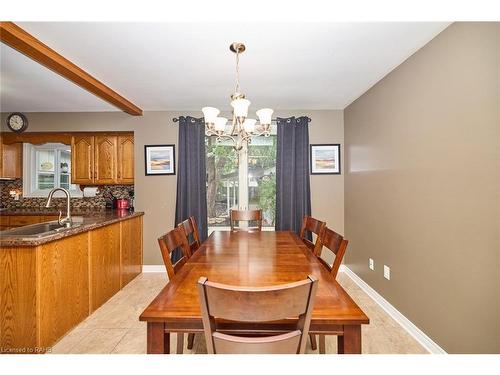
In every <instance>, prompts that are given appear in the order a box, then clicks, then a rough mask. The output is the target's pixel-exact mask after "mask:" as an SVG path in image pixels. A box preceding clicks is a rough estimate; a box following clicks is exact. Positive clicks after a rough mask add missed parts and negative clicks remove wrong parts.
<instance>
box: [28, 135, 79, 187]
mask: <svg viewBox="0 0 500 375" xmlns="http://www.w3.org/2000/svg"><path fill="white" fill-rule="evenodd" d="M56 187H61V188H64V189H66V190H68V191H69V192H70V195H71V196H72V197H81V196H82V192H81V190H80V188H79V186H78V185H75V184H72V183H71V147H70V146H69V145H65V144H62V143H46V144H43V145H32V144H29V143H24V144H23V196H25V197H47V196H48V194H49V192H50V190H52V189H53V188H56ZM56 196H59V195H58V193H56ZM60 196H61V197H62V196H63V195H62V194H61V195H60Z"/></svg>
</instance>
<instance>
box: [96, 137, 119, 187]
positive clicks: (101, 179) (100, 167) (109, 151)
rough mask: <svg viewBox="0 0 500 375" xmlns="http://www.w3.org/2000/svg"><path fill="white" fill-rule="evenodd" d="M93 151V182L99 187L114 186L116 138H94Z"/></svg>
mask: <svg viewBox="0 0 500 375" xmlns="http://www.w3.org/2000/svg"><path fill="white" fill-rule="evenodd" d="M94 150H95V151H94V163H95V172H94V182H95V183H96V184H101V185H102V184H116V183H117V182H118V178H117V171H118V163H117V159H118V137H117V136H107V135H100V136H96V137H95V147H94Z"/></svg>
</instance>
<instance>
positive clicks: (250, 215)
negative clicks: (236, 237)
mask: <svg viewBox="0 0 500 375" xmlns="http://www.w3.org/2000/svg"><path fill="white" fill-rule="evenodd" d="M229 218H230V221H231V231H233V232H236V231H247V232H256V231H257V232H260V231H261V230H262V210H230V211H229ZM236 221H238V226H236V225H235V223H236ZM240 221H254V222H257V226H252V227H240V226H239V222H240Z"/></svg>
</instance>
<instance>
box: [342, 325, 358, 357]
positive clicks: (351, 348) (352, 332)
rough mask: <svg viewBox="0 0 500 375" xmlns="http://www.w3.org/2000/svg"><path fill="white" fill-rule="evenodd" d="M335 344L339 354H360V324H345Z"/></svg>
mask: <svg viewBox="0 0 500 375" xmlns="http://www.w3.org/2000/svg"><path fill="white" fill-rule="evenodd" d="M337 344H338V353H339V354H361V325H360V324H358V325H345V326H344V335H343V336H338V338H337Z"/></svg>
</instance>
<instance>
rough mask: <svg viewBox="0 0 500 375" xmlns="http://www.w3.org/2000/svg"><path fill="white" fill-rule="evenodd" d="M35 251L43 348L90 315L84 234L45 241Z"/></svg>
mask: <svg viewBox="0 0 500 375" xmlns="http://www.w3.org/2000/svg"><path fill="white" fill-rule="evenodd" d="M38 250H39V263H40V275H39V277H40V285H41V286H43V287H42V288H40V291H39V295H40V297H39V298H40V302H39V308H40V316H39V319H40V320H39V326H40V340H39V344H40V346H41V347H42V348H46V347H50V346H51V345H53V344H54V342H56V341H57V340H58V339H59V338H61V337H62V336H64V334H65V333H66V332H68V331H69V330H70V329H71V328H73V327H74V326H76V325H77V324H78V323H80V322H81V321H82V320H84V319H85V318H86V317H87V316H89V314H90V310H89V262H88V255H89V254H88V251H89V248H88V233H81V234H78V235H76V236H71V237H67V238H63V239H61V240H59V241H54V242H49V243H47V244H44V245H42V246H40V247H39V249H38ZM68 306H71V308H68Z"/></svg>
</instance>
